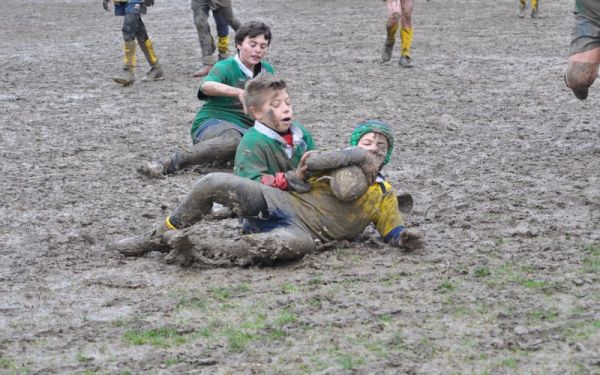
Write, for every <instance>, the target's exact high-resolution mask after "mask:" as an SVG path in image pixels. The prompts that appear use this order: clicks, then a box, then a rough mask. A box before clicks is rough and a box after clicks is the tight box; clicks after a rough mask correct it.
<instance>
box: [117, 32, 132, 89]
mask: <svg viewBox="0 0 600 375" xmlns="http://www.w3.org/2000/svg"><path fill="white" fill-rule="evenodd" d="M123 52H125V56H124V58H123V62H124V66H123V71H122V72H121V74H118V75H116V76H114V77H113V80H114V81H115V82H116V83H120V84H121V85H123V86H129V85H131V84H133V83H134V82H135V63H136V60H135V40H126V41H125V42H124V43H123Z"/></svg>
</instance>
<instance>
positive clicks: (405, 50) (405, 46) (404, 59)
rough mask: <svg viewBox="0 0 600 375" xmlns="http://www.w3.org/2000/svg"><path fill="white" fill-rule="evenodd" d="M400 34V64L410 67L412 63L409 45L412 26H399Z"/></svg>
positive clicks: (411, 36)
mask: <svg viewBox="0 0 600 375" xmlns="http://www.w3.org/2000/svg"><path fill="white" fill-rule="evenodd" d="M400 36H401V37H402V42H401V49H402V51H401V52H400V65H401V66H403V67H405V68H412V67H413V63H412V60H411V59H410V47H411V45H412V39H413V29H412V27H402V28H400Z"/></svg>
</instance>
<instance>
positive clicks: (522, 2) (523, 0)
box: [519, 0, 533, 8]
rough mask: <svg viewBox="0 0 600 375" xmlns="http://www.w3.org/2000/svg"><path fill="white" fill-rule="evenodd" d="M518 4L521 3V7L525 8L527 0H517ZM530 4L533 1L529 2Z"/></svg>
mask: <svg viewBox="0 0 600 375" xmlns="http://www.w3.org/2000/svg"><path fill="white" fill-rule="evenodd" d="M519 4H520V5H521V8H525V7H526V6H527V0H519ZM531 5H532V6H533V1H532V2H531Z"/></svg>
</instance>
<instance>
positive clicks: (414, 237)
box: [400, 229, 423, 251]
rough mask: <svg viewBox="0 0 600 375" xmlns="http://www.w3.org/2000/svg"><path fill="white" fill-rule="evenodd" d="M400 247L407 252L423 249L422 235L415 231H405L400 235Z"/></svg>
mask: <svg viewBox="0 0 600 375" xmlns="http://www.w3.org/2000/svg"><path fill="white" fill-rule="evenodd" d="M400 246H402V247H403V248H405V249H406V250H409V251H414V250H418V249H422V248H423V235H422V234H421V233H419V232H418V231H416V230H411V229H407V230H405V231H404V232H402V233H400Z"/></svg>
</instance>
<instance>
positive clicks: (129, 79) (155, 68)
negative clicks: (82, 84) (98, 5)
mask: <svg viewBox="0 0 600 375" xmlns="http://www.w3.org/2000/svg"><path fill="white" fill-rule="evenodd" d="M110 1H111V0H102V7H103V8H104V10H107V11H108V10H109V6H108V5H109V3H110ZM112 1H113V2H114V8H115V16H122V17H124V18H123V28H122V31H123V51H124V59H123V60H124V66H123V70H122V71H121V73H120V74H118V75H116V76H114V77H113V80H114V81H115V82H117V83H119V84H121V85H123V86H129V85H131V84H133V83H134V82H135V68H136V53H135V50H136V43H135V42H136V40H137V44H139V46H140V49H141V50H142V52H143V53H144V56H146V60H147V61H148V64H150V71H148V73H146V75H145V76H144V78H142V80H143V81H146V80H150V81H156V80H159V79H162V78H163V77H164V75H165V74H164V72H163V70H162V68H161V66H160V63H159V62H158V56H156V53H154V47H153V46H152V41H151V40H150V38H149V37H148V33H147V32H146V26H145V25H144V22H143V21H142V14H146V11H147V7H149V6H152V5H154V0H112Z"/></svg>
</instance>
